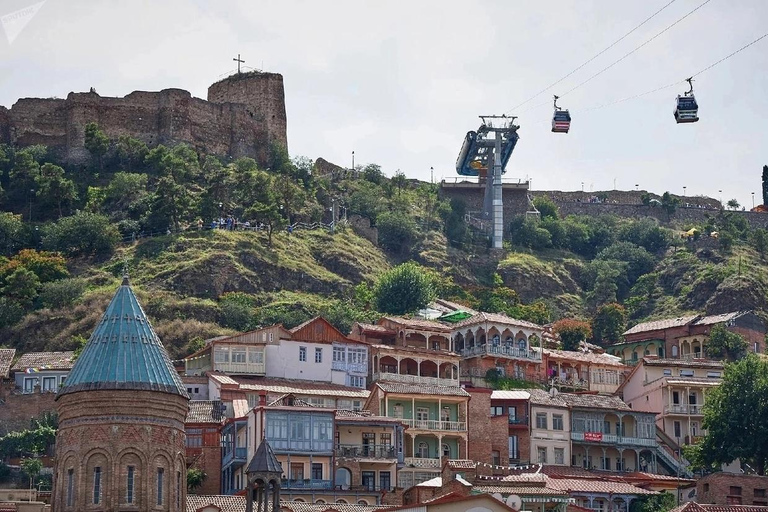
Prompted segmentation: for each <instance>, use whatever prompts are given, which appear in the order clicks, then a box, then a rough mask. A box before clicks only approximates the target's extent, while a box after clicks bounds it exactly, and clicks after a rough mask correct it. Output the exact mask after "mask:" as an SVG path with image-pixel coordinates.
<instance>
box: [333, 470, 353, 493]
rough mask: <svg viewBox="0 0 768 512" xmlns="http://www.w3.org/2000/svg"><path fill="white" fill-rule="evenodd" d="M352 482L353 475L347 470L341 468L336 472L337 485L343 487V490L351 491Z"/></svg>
mask: <svg viewBox="0 0 768 512" xmlns="http://www.w3.org/2000/svg"><path fill="white" fill-rule="evenodd" d="M351 482H352V473H351V472H350V471H349V470H348V469H347V468H339V469H337V470H336V485H337V486H340V487H341V490H343V491H346V490H347V489H349V486H350V483H351Z"/></svg>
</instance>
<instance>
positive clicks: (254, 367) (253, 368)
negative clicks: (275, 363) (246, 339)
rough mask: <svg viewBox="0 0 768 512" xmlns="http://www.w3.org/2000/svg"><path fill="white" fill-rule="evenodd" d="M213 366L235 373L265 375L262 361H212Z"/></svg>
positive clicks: (225, 371) (219, 369)
mask: <svg viewBox="0 0 768 512" xmlns="http://www.w3.org/2000/svg"><path fill="white" fill-rule="evenodd" d="M213 366H214V369H215V370H216V371H219V372H223V373H231V374H236V375H265V374H266V372H267V365H266V364H264V363H214V365H213Z"/></svg>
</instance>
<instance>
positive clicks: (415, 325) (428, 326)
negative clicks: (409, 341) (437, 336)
mask: <svg viewBox="0 0 768 512" xmlns="http://www.w3.org/2000/svg"><path fill="white" fill-rule="evenodd" d="M383 319H385V320H389V321H390V322H393V323H396V324H399V325H402V326H404V327H409V328H411V329H423V330H427V331H437V332H451V328H450V327H448V326H447V325H445V324H441V323H440V322H433V321H432V320H424V319H421V318H405V317H401V316H385V317H383Z"/></svg>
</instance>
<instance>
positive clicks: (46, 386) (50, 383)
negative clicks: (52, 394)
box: [43, 377, 56, 391]
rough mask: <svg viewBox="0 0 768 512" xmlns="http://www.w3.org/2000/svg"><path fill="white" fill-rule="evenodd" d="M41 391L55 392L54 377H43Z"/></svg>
mask: <svg viewBox="0 0 768 512" xmlns="http://www.w3.org/2000/svg"><path fill="white" fill-rule="evenodd" d="M43 391H56V377H43Z"/></svg>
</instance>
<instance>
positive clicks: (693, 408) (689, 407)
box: [664, 404, 704, 415]
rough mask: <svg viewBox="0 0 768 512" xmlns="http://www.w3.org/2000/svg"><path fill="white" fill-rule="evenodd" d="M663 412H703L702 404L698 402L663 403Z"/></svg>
mask: <svg viewBox="0 0 768 512" xmlns="http://www.w3.org/2000/svg"><path fill="white" fill-rule="evenodd" d="M664 412H665V413H667V414H699V415H700V414H704V406H703V405H700V404H674V405H665V406H664Z"/></svg>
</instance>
